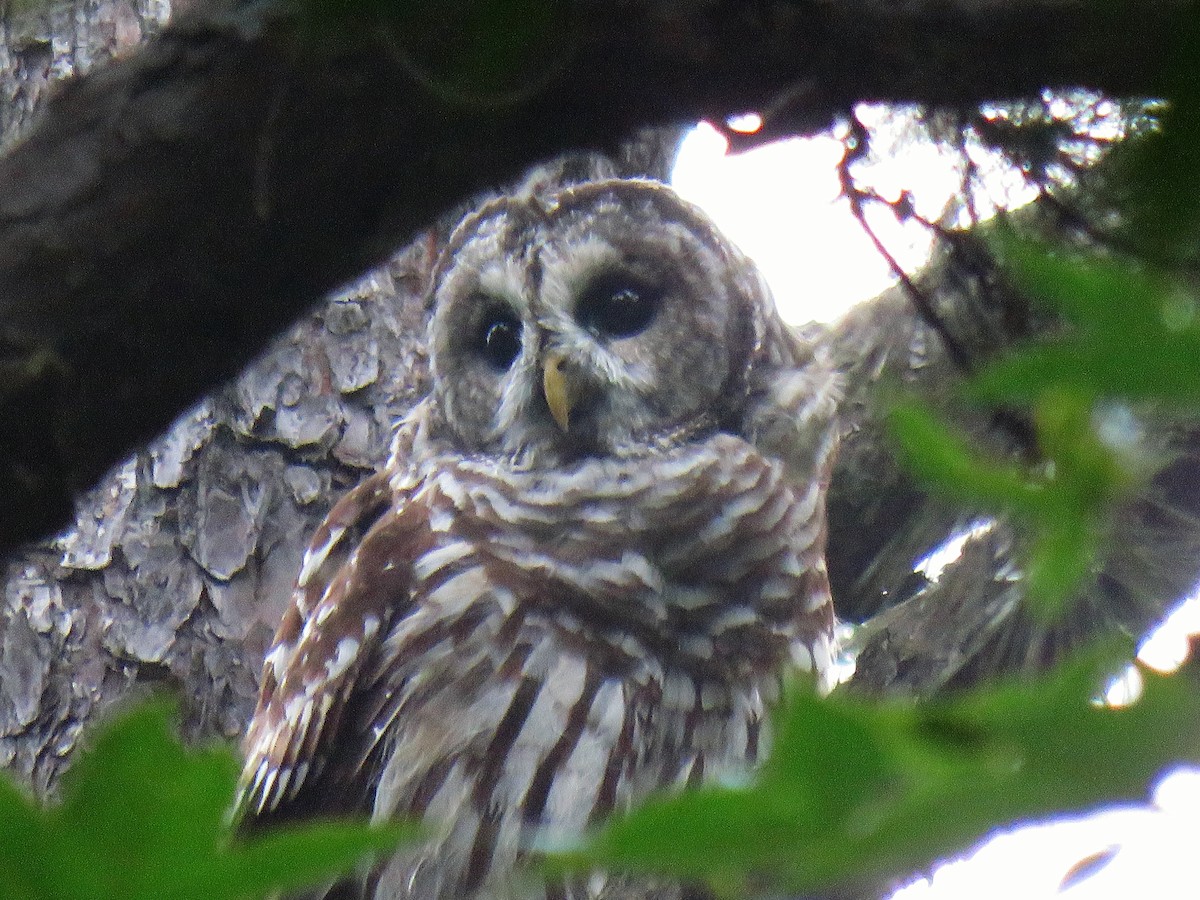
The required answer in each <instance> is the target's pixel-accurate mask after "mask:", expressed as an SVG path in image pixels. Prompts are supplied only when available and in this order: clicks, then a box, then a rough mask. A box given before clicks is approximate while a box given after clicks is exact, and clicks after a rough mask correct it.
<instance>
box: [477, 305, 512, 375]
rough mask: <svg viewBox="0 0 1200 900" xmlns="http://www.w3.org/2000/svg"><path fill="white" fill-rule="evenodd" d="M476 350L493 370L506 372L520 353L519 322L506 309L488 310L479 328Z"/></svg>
mask: <svg viewBox="0 0 1200 900" xmlns="http://www.w3.org/2000/svg"><path fill="white" fill-rule="evenodd" d="M478 348H479V352H480V354H481V355H482V356H483V358H484V359H486V360H487V362H488V365H490V366H491V367H492V368H493V369H495V370H496V371H498V372H503V371H505V370H507V369H508V368H509V367H510V366H511V365H512V364H513V360H515V359H516V358H517V354H519V353H520V352H521V322H520V321H519V320H518V319H517V317H516V316H514V315H513V314H512V313H511V312H510V311H508V310H507V309H501V308H496V309H492V310H489V311H488V313H487V315H485V316H484V317H483V322H482V323H480V326H479V337H478Z"/></svg>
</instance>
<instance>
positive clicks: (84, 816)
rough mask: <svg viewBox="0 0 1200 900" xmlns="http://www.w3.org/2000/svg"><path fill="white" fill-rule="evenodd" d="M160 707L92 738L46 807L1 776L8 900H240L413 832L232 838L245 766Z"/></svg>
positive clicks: (0, 869)
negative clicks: (189, 733) (187, 736)
mask: <svg viewBox="0 0 1200 900" xmlns="http://www.w3.org/2000/svg"><path fill="white" fill-rule="evenodd" d="M174 718H175V705H174V704H173V703H170V702H167V701H165V700H155V701H152V702H149V703H146V704H143V705H141V706H139V707H137V708H135V709H132V710H129V711H127V712H126V713H125V714H124V715H122V716H120V717H118V718H116V719H114V720H113V721H112V722H111V723H109V724H108V725H107V726H106V727H104V728H103V729H101V730H100V731H99V732H98V733H97V735H96V736H95V740H94V744H93V745H92V747H91V748H90V749H87V750H85V751H82V752H81V755H80V757H79V759H78V760H77V761H76V762H75V765H74V767H73V768H72V769H71V771H70V772H69V773H68V775H67V776H66V778H64V781H63V800H62V803H61V804H60V805H59V806H57V807H54V808H51V809H48V810H43V809H40V808H38V807H37V806H36V805H35V804H34V803H33V802H32V801H30V800H29V799H28V798H26V797H24V796H22V795H21V793H20V792H19V791H18V790H17V789H16V788H15V787H14V786H13V785H11V784H10V783H8V782H7V781H3V780H0V900H9V898H11V900H51V898H53V900H109V898H111V900H243V898H251V897H262V896H264V895H266V894H267V893H268V892H272V891H276V890H280V889H290V888H296V887H301V886H304V885H306V884H312V883H314V882H316V881H319V880H321V879H325V878H329V877H333V876H335V875H337V874H339V873H343V872H345V871H347V870H348V869H349V868H351V867H352V866H353V865H355V864H356V863H357V862H358V861H359V860H361V859H362V858H363V857H364V856H366V855H367V854H370V853H374V852H381V851H385V850H388V849H390V848H392V847H394V846H395V845H396V844H397V843H398V842H399V841H400V840H401V839H402V838H404V837H406V836H409V835H411V834H413V829H411V828H405V827H399V826H393V827H388V828H370V827H368V826H367V825H365V824H351V823H323V824H318V825H312V826H309V827H306V828H303V829H296V830H281V831H278V832H272V833H270V834H268V835H266V836H264V837H261V838H257V839H254V840H252V841H239V840H236V839H235V836H234V828H233V825H232V823H231V810H232V808H233V802H234V796H235V792H236V784H237V774H238V768H239V767H238V761H237V758H236V756H235V755H234V754H233V752H232V751H230V750H229V749H228V748H224V747H213V748H207V749H201V750H189V749H185V748H184V747H183V746H182V745H181V744H180V742H179V740H178V739H177V738H176V737H175V735H174V732H173V729H172V726H171V723H172V721H173V720H174Z"/></svg>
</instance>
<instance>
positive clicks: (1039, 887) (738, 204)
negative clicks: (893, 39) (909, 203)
mask: <svg viewBox="0 0 1200 900" xmlns="http://www.w3.org/2000/svg"><path fill="white" fill-rule="evenodd" d="M859 113H860V116H864V117H866V118H868V119H870V118H871V117H874V118H873V120H872V121H869V124H871V125H874V126H877V127H878V126H884V127H883V129H882V131H883V133H884V135H885V137H886V139H887V141H888V143H890V144H891V146H892V148H893V149H895V150H897V153H896V155H895V156H894V157H893V158H891V159H888V160H886V161H883V162H881V163H879V164H877V165H874V166H872V167H871V170H870V172H869V176H868V177H869V178H870V181H871V185H872V187H873V188H874V189H875V190H876V191H877V192H879V193H880V194H882V195H883V196H885V197H887V198H888V199H894V198H896V197H898V196H899V194H900V191H902V190H904V189H909V190H911V191H912V192H913V193H914V195H915V197H914V199H915V203H916V207H917V209H918V211H919V212H920V213H921V215H923V216H925V217H928V218H933V219H936V218H938V216H939V215H940V212H941V210H942V209H943V208H944V207H945V204H946V202H947V200H948V199H949V198H950V197H951V196H952V195H953V193H954V192H955V191H957V190H958V189H959V186H960V184H961V173H960V170H959V169H958V164H957V160H956V159H954V158H951V157H950V156H949V155H947V154H944V153H942V152H940V151H939V150H938V148H937V146H936V145H935V144H934V143H933V142H932V141H929V140H927V139H925V140H922V139H918V140H915V141H913V140H912V137H913V133H912V129H911V128H908V127H906V123H905V122H904V121H903V119H901V118H898V119H896V120H895V121H889V119H888V115H887V114H886V113H884V112H882V111H878V110H875V111H873V110H863V109H860V111H859ZM873 143H874V142H873ZM725 151H726V141H725V139H724V138H723V137H722V136H721V134H720V133H719V132H717V131H716V129H714V128H712V127H711V126H709V125H705V124H701V125H700V126H698V127H697V128H696V129H695V130H693V131H692V132H691V134H690V135H689V136H688V138H687V139H686V140H685V141H684V145H683V148H682V150H681V152H680V155H679V159H678V161H677V163H676V166H675V171H674V174H673V176H672V182H673V184H674V185H675V188H676V189H677V190H678V191H679V192H680V193H681V194H682V195H683V196H685V197H686V198H688V199H689V200H691V201H692V202H694V203H696V204H698V205H699V206H701V207H703V208H704V209H705V210H706V211H707V212H708V214H709V215H710V216H711V217H712V218H713V219H714V220H715V221H716V222H717V224H718V225H719V226H720V227H721V229H722V230H723V231H724V232H725V233H726V234H727V235H728V236H729V237H730V238H732V240H733V241H734V242H735V243H736V244H737V245H738V246H739V247H741V248H742V250H744V251H745V252H746V253H747V254H749V255H750V256H751V257H752V258H753V259H754V260H755V261H756V262H757V263H758V265H759V267H760V268H761V269H762V270H763V272H764V274H765V275H766V277H767V280H768V281H769V282H770V284H771V287H772V290H773V291H774V293H775V296H776V300H777V301H778V303H779V307H780V310H781V312H782V314H783V316H784V318H785V319H787V320H788V321H789V322H793V323H797V324H799V323H803V322H807V321H810V320H813V319H817V320H820V321H830V320H833V319H835V318H837V316H838V315H839V314H840V313H841V312H842V311H844V310H845V309H846V308H848V307H849V306H850V305H852V304H854V303H855V302H858V301H861V300H865V299H868V298H870V297H872V296H874V295H875V294H877V293H879V292H880V291H881V290H883V289H884V288H886V287H888V286H889V285H890V284H891V283H892V282H893V278H892V276H891V273H890V271H889V269H888V266H887V264H886V263H885V262H884V261H883V260H882V259H881V258H880V256H879V255H878V253H876V251H875V249H874V247H873V246H872V244H871V242H870V241H869V239H868V238H867V237H866V236H865V235H864V234H863V232H862V229H861V228H860V226H859V225H858V223H857V222H856V221H855V220H854V219H853V217H852V216H851V214H850V210H849V205H848V204H847V202H846V201H845V200H841V199H839V185H838V179H837V171H836V166H837V163H838V161H839V160H840V159H841V155H842V144H841V142H840V141H839V140H837V139H836V137H835V136H833V135H823V136H818V137H813V138H802V139H801V138H797V139H792V140H787V141H780V142H778V143H774V144H770V145H768V146H764V147H761V148H759V149H756V150H753V151H751V152H748V153H744V154H741V155H736V156H728V155H726V152H725ZM974 161H975V163H976V164H977V165H979V166H980V167H981V169H986V170H987V171H988V178H987V182H988V188H989V190H990V191H992V192H993V193H995V194H997V195H998V196H1000V197H1002V198H1003V199H1002V201H1001V202H1003V203H1004V205H1016V204H1019V203H1020V202H1023V201H1025V200H1028V199H1030V197H1031V196H1032V192H1031V191H1030V189H1029V188H1028V187H1026V186H1024V185H1023V184H1022V183H1021V181H1020V179H1019V177H1018V176H1017V175H1016V174H1015V173H1014V172H1012V171H1011V170H1005V169H1004V168H1003V166H1001V165H1000V164H999V163H998V161H997V160H995V159H994V158H992V159H986V158H982V157H979V158H975V160H974ZM872 224H873V226H874V227H875V228H876V229H877V230H878V233H879V235H880V237H881V239H882V240H883V241H884V242H885V244H886V245H887V246H888V248H889V250H890V251H891V252H892V253H893V254H894V255H895V256H896V257H897V258H898V260H899V261H900V262H901V264H903V265H904V266H905V267H906V268H908V269H909V271H912V270H913V269H914V268H916V267H918V266H920V265H921V264H922V263H923V262H924V261H925V260H926V259H928V255H929V249H930V247H929V241H928V239H927V238H926V237H925V235H924V233H923V229H922V228H921V227H920V226H918V225H915V224H911V225H909V226H908V227H901V226H899V225H897V224H896V222H895V220H894V218H893V217H892V216H891V215H890V214H889V213H887V212H886V211H883V215H881V216H879V217H878V218H874V219H872ZM944 564H945V560H942V561H941V565H943V566H944ZM1193 632H1200V601H1196V600H1195V599H1193V600H1192V601H1189V602H1188V603H1186V604H1185V605H1184V606H1183V607H1181V609H1180V610H1179V611H1178V613H1177V614H1176V615H1174V616H1172V617H1171V619H1170V620H1168V623H1167V624H1166V625H1165V626H1164V627H1163V628H1161V629H1159V631H1157V632H1156V633H1155V634H1154V635H1153V636H1152V637H1150V638H1148V639H1147V640H1146V641H1145V642H1143V644H1142V648H1141V651H1140V653H1139V658H1140V659H1142V661H1143V662H1145V663H1146V664H1148V665H1151V666H1153V667H1155V668H1158V669H1162V670H1171V669H1173V668H1176V667H1178V666H1179V665H1180V664H1181V663H1182V662H1183V659H1184V656H1185V654H1186V647H1187V643H1186V639H1185V636H1186V635H1187V634H1189V633H1193ZM1136 693H1137V684H1136V683H1133V684H1130V683H1128V682H1122V683H1121V684H1119V685H1115V686H1114V687H1113V688H1112V689H1111V690H1110V692H1109V698H1110V702H1111V701H1112V700H1114V699H1117V698H1118V696H1129V695H1132V696H1136ZM1148 800H1149V802H1148V803H1147V804H1146V805H1143V806H1138V807H1126V808H1121V809H1114V810H1109V811H1105V812H1102V813H1096V814H1093V815H1090V816H1084V817H1078V818H1073V819H1069V820H1061V821H1057V822H1055V823H1053V824H1048V825H1047V824H1043V825H1038V826H1025V827H1022V828H1014V829H1010V830H1008V831H1005V832H1002V833H999V834H997V835H995V836H994V837H993V838H992V839H990V840H989V841H988V842H987V843H985V844H984V845H983V846H982V847H980V848H978V849H977V850H975V851H974V852H973V853H972V854H971V855H970V856H969V858H967V859H965V860H959V861H954V862H949V863H944V864H942V865H940V866H938V867H936V868H935V869H934V871H933V872H932V873H930V875H929V877H927V878H922V879H920V880H918V881H917V882H915V883H914V884H912V885H909V886H908V887H906V888H903V889H902V890H900V891H899V892H897V893H896V894H895V895H894V900H1012V898H1014V897H1018V898H1020V900H1052V898H1053V900H1129V898H1132V897H1137V898H1146V900H1184V898H1187V900H1194V898H1195V897H1197V896H1200V888H1198V887H1197V875H1196V866H1195V858H1196V857H1195V855H1194V854H1196V852H1197V848H1198V847H1200V771H1187V772H1185V771H1176V772H1174V773H1169V774H1167V775H1166V776H1165V777H1164V778H1163V779H1162V780H1161V781H1160V782H1159V783H1158V784H1157V785H1156V786H1155V787H1154V788H1153V789H1152V791H1151V794H1150V797H1149V798H1148ZM1096 854H1104V857H1105V858H1106V859H1107V860H1108V861H1107V863H1106V864H1104V865H1102V866H1099V867H1098V868H1097V870H1096V871H1095V873H1094V874H1092V875H1091V876H1090V877H1085V878H1081V879H1079V878H1077V879H1073V882H1072V883H1071V884H1070V885H1069V886H1067V889H1066V890H1065V891H1064V890H1060V887H1062V886H1063V879H1064V878H1065V877H1066V876H1067V875H1068V874H1070V873H1071V872H1072V870H1073V869H1074V868H1075V867H1076V866H1077V865H1078V863H1079V862H1080V861H1081V860H1083V859H1085V858H1088V857H1092V856H1094V855H1096Z"/></svg>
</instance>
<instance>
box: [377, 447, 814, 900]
mask: <svg viewBox="0 0 1200 900" xmlns="http://www.w3.org/2000/svg"><path fill="white" fill-rule="evenodd" d="M395 482H396V483H395V484H394V487H396V488H398V489H402V490H411V491H412V494H411V501H410V502H411V503H412V504H414V505H416V506H419V507H423V508H425V509H427V510H428V523H429V532H430V540H429V545H428V547H427V549H425V550H424V552H422V553H421V554H420V555H419V556H417V558H416V559H415V562H414V565H413V584H414V588H413V604H414V606H413V610H412V612H411V613H410V614H408V615H406V616H403V617H400V618H399V619H398V620H396V621H395V622H394V623H393V624H392V627H391V629H390V631H389V632H388V633H387V635H386V637H385V639H384V641H383V643H382V645H381V648H380V651H379V653H378V658H377V659H376V660H374V661H373V662H372V663H370V664H369V665H368V669H369V671H370V672H371V673H372V677H368V679H367V680H366V683H365V684H364V685H363V687H364V688H366V689H367V690H369V691H371V692H372V693H373V694H375V696H377V697H378V698H379V703H378V705H375V706H370V707H368V708H367V714H368V719H369V721H363V722H362V723H361V726H362V727H363V728H364V733H366V734H373V735H377V736H380V737H381V740H379V741H372V742H371V744H370V748H369V749H368V750H367V752H366V753H365V754H364V757H365V758H364V764H365V765H366V766H367V767H368V768H374V769H375V770H376V771H377V772H378V788H377V791H376V794H375V797H374V805H373V812H374V815H375V816H377V817H380V818H389V817H392V816H397V815H401V816H402V815H418V816H422V817H424V818H425V819H426V820H427V821H429V822H431V823H440V824H439V825H436V826H435V827H439V828H440V831H438V833H437V837H436V838H435V839H434V840H433V841H432V842H431V843H430V844H429V845H428V846H427V847H426V848H424V849H423V850H422V851H418V852H415V853H408V854H402V855H401V856H399V857H397V858H396V859H395V860H393V861H392V862H391V864H390V869H391V871H390V872H389V873H387V874H386V875H385V877H384V878H382V879H381V880H380V884H381V885H392V886H393V887H394V886H396V885H402V886H405V887H403V889H402V890H401V891H400V893H388V894H386V895H384V894H377V895H376V896H378V897H382V896H388V897H406V898H414V900H415V898H434V897H437V898H442V897H447V898H448V897H464V896H470V895H471V894H472V893H473V892H476V891H478V890H479V889H480V888H481V887H483V886H485V885H488V884H489V880H490V879H491V878H492V876H493V875H494V874H495V873H503V872H508V871H510V870H511V869H512V868H513V866H514V864H515V863H516V862H517V860H518V858H519V857H520V856H522V855H523V854H524V853H525V852H526V851H527V850H528V848H529V847H530V846H531V845H532V844H533V842H534V841H535V840H537V839H539V838H541V837H545V838H547V839H549V840H554V839H555V838H561V837H563V836H565V835H571V834H577V833H579V832H580V831H581V830H582V829H583V828H584V827H585V826H586V825H588V824H589V823H590V822H593V821H595V820H596V819H597V818H598V817H602V816H603V815H604V814H606V813H608V812H609V811H611V810H613V809H615V808H623V807H625V806H627V805H628V804H629V803H630V802H631V801H633V800H634V799H636V798H638V797H640V796H644V795H645V794H646V793H648V792H650V791H651V790H653V789H655V788H658V787H661V786H664V785H677V784H685V783H693V784H694V783H696V782H698V781H699V780H700V779H702V778H705V777H710V778H711V777H737V776H738V775H741V774H744V773H745V771H746V769H747V767H748V766H749V765H751V764H753V762H754V761H755V760H756V759H757V758H758V756H759V754H760V752H761V750H762V747H763V743H764V741H765V735H764V734H763V733H762V729H763V718H764V714H765V710H766V707H768V706H769V705H770V703H771V702H772V700H773V699H774V697H775V696H776V693H777V690H778V677H779V673H780V670H781V668H782V666H783V665H784V663H785V662H786V661H787V660H788V658H789V657H791V658H793V659H795V660H796V661H797V662H798V663H799V664H800V665H801V666H803V667H806V668H810V669H812V668H815V670H816V671H817V672H818V673H822V672H825V671H826V670H827V669H828V664H829V656H830V652H831V648H830V632H831V630H832V612H831V607H830V605H829V597H828V588H827V580H826V577H825V574H824V569H823V547H824V516H823V510H821V509H820V505H821V502H822V499H823V498H822V496H821V493H820V486H819V485H817V484H812V485H809V486H808V487H807V488H806V489H805V490H804V491H803V492H799V493H798V492H795V491H793V489H792V487H791V486H790V485H789V484H788V483H787V482H786V481H785V479H784V476H783V473H782V471H781V469H780V467H779V466H778V465H777V464H775V463H772V462H770V461H768V460H766V459H764V458H763V457H762V456H761V455H760V454H759V453H758V452H757V451H755V450H754V449H753V448H752V447H750V445H748V444H747V443H745V442H744V441H742V440H740V439H737V438H733V437H730V436H727V435H718V436H715V437H713V438H711V439H709V440H707V441H705V442H703V443H698V444H691V445H687V446H685V447H682V448H679V449H676V450H673V451H671V452H668V453H662V454H655V455H653V456H649V457H643V458H640V459H636V460H614V459H603V460H591V461H587V462H584V463H582V464H581V465H579V466H578V467H576V468H573V469H569V470H555V471H553V472H550V473H541V472H534V471H531V472H513V471H507V472H504V473H503V474H500V473H498V472H497V470H496V469H495V467H494V466H492V465H488V464H482V463H473V462H471V461H470V460H463V459H461V458H458V459H453V460H449V459H445V458H442V459H434V460H430V461H427V462H426V463H424V464H422V465H421V466H420V467H419V468H418V469H415V470H413V471H410V472H406V473H403V474H401V475H399V476H397V477H396V479H395ZM603 884H604V882H603V881H601V882H596V883H593V884H592V885H591V887H590V888H589V887H588V886H586V885H582V886H576V890H575V891H573V892H572V893H573V894H574V893H582V894H583V895H589V894H591V895H597V894H599V895H602V894H603V893H604V890H603V887H602V885H603ZM559 887H561V886H559ZM555 889H558V888H555ZM555 889H552V891H551V894H552V895H553V890H555ZM561 889H563V890H565V888H561Z"/></svg>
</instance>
